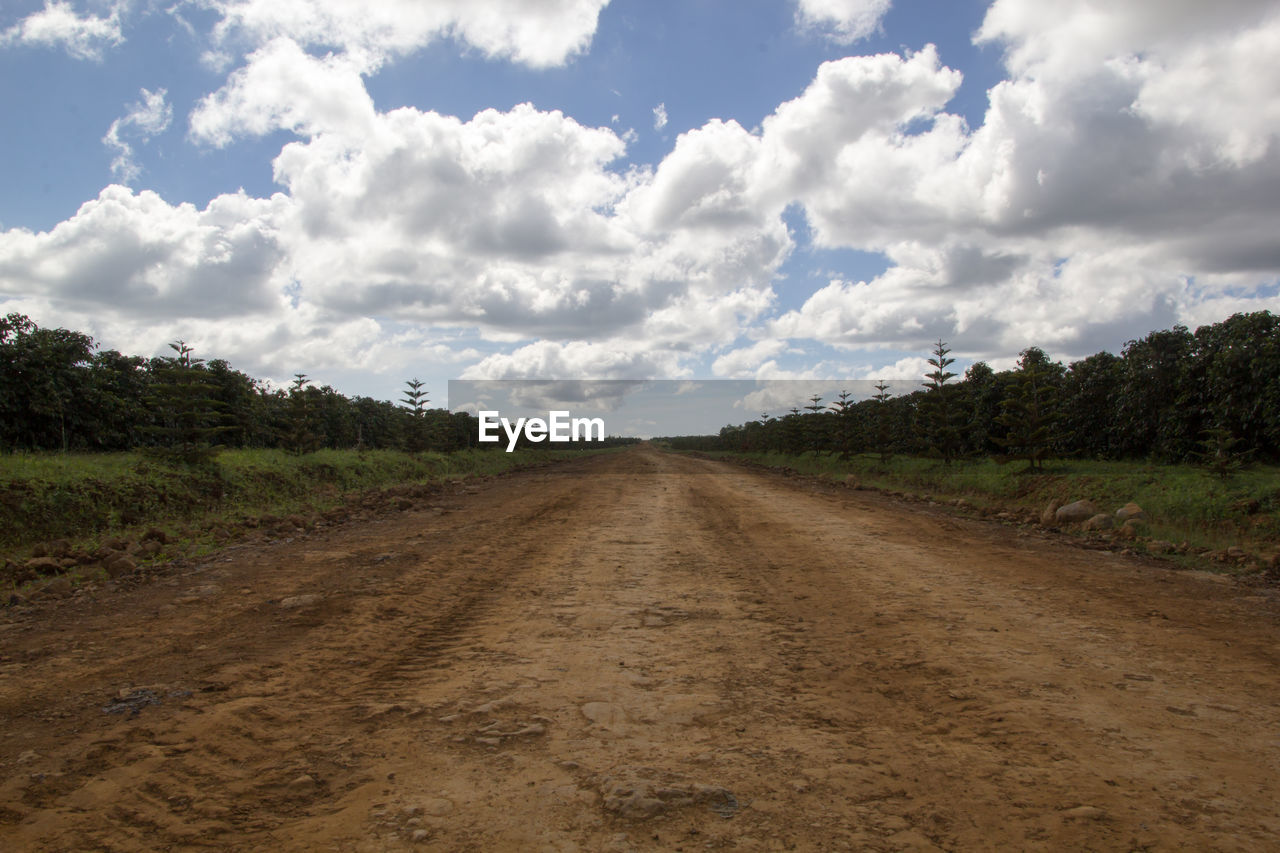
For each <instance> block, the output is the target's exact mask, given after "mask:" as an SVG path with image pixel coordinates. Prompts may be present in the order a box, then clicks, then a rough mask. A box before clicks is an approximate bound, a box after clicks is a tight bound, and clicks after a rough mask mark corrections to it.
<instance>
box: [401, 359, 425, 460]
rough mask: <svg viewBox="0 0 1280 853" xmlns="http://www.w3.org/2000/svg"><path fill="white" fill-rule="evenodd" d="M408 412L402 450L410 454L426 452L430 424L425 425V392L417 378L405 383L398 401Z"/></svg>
mask: <svg viewBox="0 0 1280 853" xmlns="http://www.w3.org/2000/svg"><path fill="white" fill-rule="evenodd" d="M400 402H401V403H402V404H403V405H404V408H405V409H406V410H407V411H408V413H409V417H410V422H409V424H408V427H407V428H406V430H405V437H404V448H405V450H407V451H409V452H410V453H417V452H419V451H422V450H426V449H427V448H428V447H430V445H431V435H430V432H431V430H430V429H429V427H430V424H428V423H427V419H426V414H427V408H426V406H427V392H426V391H423V390H422V383H421V382H420V381H418V379H417V377H414V378H413V379H410V380H409V381H407V382H405V390H404V397H403V398H402V399H401V400H400Z"/></svg>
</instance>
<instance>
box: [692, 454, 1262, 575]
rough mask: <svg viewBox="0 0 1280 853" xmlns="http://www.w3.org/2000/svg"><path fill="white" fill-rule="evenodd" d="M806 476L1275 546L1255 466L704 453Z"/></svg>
mask: <svg viewBox="0 0 1280 853" xmlns="http://www.w3.org/2000/svg"><path fill="white" fill-rule="evenodd" d="M706 455H708V456H713V457H722V458H730V459H740V460H745V461H751V462H755V463H758V464H761V465H767V466H771V467H778V468H784V467H785V468H790V469H793V470H795V471H798V472H800V473H802V474H810V475H815V476H819V477H825V478H830V479H833V480H837V481H843V480H844V479H845V478H846V477H848V476H849V475H853V476H854V477H856V478H857V480H858V482H859V483H861V484H863V485H866V486H871V487H874V488H879V489H882V490H890V491H905V492H909V493H914V494H928V495H930V496H931V497H933V498H934V499H936V500H939V501H947V500H955V499H957V498H964V499H965V500H966V501H968V502H970V503H972V504H973V505H975V506H978V507H991V508H998V509H1001V510H1012V511H1019V512H1032V511H1033V512H1035V513H1036V514H1037V515H1038V514H1039V513H1040V512H1041V511H1042V510H1043V509H1044V508H1045V507H1046V506H1047V505H1048V504H1049V502H1050V501H1058V502H1059V503H1062V504H1065V503H1070V502H1071V501H1076V500H1082V499H1086V498H1087V499H1089V500H1091V501H1093V502H1094V503H1095V504H1097V506H1098V508H1099V509H1100V510H1102V511H1104V512H1114V511H1115V510H1116V509H1118V508H1120V507H1121V506H1123V505H1124V504H1126V503H1128V502H1130V501H1133V502H1135V503H1137V504H1139V505H1140V506H1141V507H1142V508H1143V509H1144V510H1146V512H1147V514H1148V515H1149V516H1150V519H1151V520H1150V523H1149V524H1148V526H1147V533H1146V535H1147V536H1149V537H1151V538H1156V539H1164V540H1167V541H1170V542H1173V543H1181V542H1184V541H1185V542H1187V543H1188V544H1190V545H1191V546H1194V547H1199V548H1210V549H1222V548H1227V547H1230V546H1239V547H1242V548H1245V549H1246V550H1250V551H1255V552H1260V553H1262V552H1271V551H1274V550H1276V548H1277V547H1280V468H1276V467H1271V466H1255V467H1253V468H1250V469H1247V470H1244V471H1240V472H1239V473H1237V474H1236V475H1235V476H1233V477H1232V478H1231V479H1229V480H1226V481H1223V480H1221V479H1218V478H1217V477H1213V476H1210V475H1209V474H1207V473H1206V472H1205V471H1204V469H1201V468H1196V467H1194V466H1190V465H1161V464H1154V463H1146V462H1090V461H1078V460H1065V461H1058V462H1052V463H1049V464H1048V465H1047V466H1046V470H1045V471H1044V472H1043V473H1025V472H1024V469H1025V465H1023V464H1020V463H1010V464H1007V465H1000V464H997V463H995V462H993V461H991V460H990V459H980V460H977V459H974V460H959V461H956V462H954V463H952V464H951V465H950V466H947V465H943V464H942V463H941V462H940V461H938V460H936V459H922V458H918V457H907V456H897V457H894V458H893V459H891V460H889V461H888V462H887V463H882V462H880V460H879V458H878V457H870V456H862V457H855V458H852V459H849V460H846V461H841V460H839V459H837V458H835V457H832V456H814V455H813V454H806V455H804V456H787V455H783V454H769V453H727V452H721V453H709V454H706Z"/></svg>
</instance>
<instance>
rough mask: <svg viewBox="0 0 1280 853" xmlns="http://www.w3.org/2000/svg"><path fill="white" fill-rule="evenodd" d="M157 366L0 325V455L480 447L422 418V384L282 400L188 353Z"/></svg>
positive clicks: (81, 338) (24, 322)
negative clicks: (381, 392) (391, 396)
mask: <svg viewBox="0 0 1280 853" xmlns="http://www.w3.org/2000/svg"><path fill="white" fill-rule="evenodd" d="M169 347H170V349H171V351H172V352H171V354H169V355H167V356H161V357H156V358H142V357H139V356H130V355H122V354H121V353H119V352H116V351H115V350H99V349H98V348H97V346H96V345H95V343H94V341H93V339H92V338H91V337H89V336H88V335H85V334H83V333H81V332H75V331H70V330H67V329H45V328H40V327H39V326H37V325H36V324H35V323H34V322H33V321H32V320H31V319H30V318H29V317H26V316H24V315H22V314H9V315H8V316H6V317H4V318H2V319H0V450H2V451H5V452H11V451H14V450H64V451H65V450H93V451H112V450H131V449H135V448H154V449H157V450H161V451H166V452H168V453H170V454H172V455H176V456H179V457H182V458H183V459H185V460H186V461H192V462H195V461H201V460H202V459H207V458H208V457H209V456H210V455H211V453H212V452H213V451H214V450H215V449H216V448H219V447H236V448H284V449H287V450H290V451H293V452H296V453H307V452H311V451H314V450H318V449H320V448H371V449H373V448H383V449H401V450H409V451H422V450H435V451H443V452H448V451H453V450H459V449H462V448H466V447H473V446H475V445H476V444H477V442H476V437H477V427H476V419H475V418H474V417H472V416H471V415H469V414H468V413H466V412H449V411H447V410H445V409H440V408H429V399H428V395H427V392H426V391H425V390H423V387H422V383H421V382H419V381H418V380H417V379H412V380H410V381H409V382H407V383H406V386H405V391H404V394H405V397H404V398H403V399H402V400H400V401H399V402H398V404H397V403H393V402H388V401H385V400H375V399H373V398H370V397H360V396H357V397H346V396H344V395H342V394H340V393H338V392H337V391H335V390H334V389H333V388H331V387H329V386H328V385H322V386H317V385H316V384H314V383H313V382H312V381H311V380H310V379H308V378H307V376H306V375H305V374H296V375H295V376H294V380H293V382H292V383H291V384H290V386H289V387H288V388H273V387H270V386H269V385H268V384H266V383H264V382H261V381H259V380H257V379H254V378H252V377H250V376H247V375H246V374H244V373H241V372H240V371H238V370H235V369H234V368H232V367H231V365H230V364H228V363H227V362H226V361H224V360H222V359H211V360H208V361H205V360H203V359H201V358H198V357H197V356H196V355H195V353H194V352H193V351H192V349H191V347H189V346H188V345H187V344H186V343H185V342H183V341H176V342H174V343H172V344H170V345H169Z"/></svg>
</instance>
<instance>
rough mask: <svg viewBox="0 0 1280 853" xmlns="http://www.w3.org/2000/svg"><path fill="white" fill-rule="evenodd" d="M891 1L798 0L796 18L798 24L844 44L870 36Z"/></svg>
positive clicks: (877, 27) (877, 26) (878, 26)
mask: <svg viewBox="0 0 1280 853" xmlns="http://www.w3.org/2000/svg"><path fill="white" fill-rule="evenodd" d="M890 4H891V0H798V2H797V4H796V20H797V21H798V23H799V24H800V25H801V27H812V28H817V29H820V30H822V31H823V32H825V33H826V34H827V36H828V37H830V38H831V39H833V40H835V41H837V42H841V43H846V44H847V43H850V42H855V41H858V40H859V39H864V38H866V37H867V36H870V35H873V34H874V33H875V32H876V31H877V30H878V29H879V28H880V21H881V20H882V19H883V18H884V16H885V13H886V12H888V11H889V6H890Z"/></svg>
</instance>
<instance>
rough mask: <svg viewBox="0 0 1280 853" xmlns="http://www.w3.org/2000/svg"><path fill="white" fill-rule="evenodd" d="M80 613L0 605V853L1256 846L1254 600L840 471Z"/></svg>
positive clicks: (360, 542)
mask: <svg viewBox="0 0 1280 853" xmlns="http://www.w3.org/2000/svg"><path fill="white" fill-rule="evenodd" d="M299 596H312V597H311V598H298V597H299ZM84 599H85V597H83V596H82V597H81V598H80V599H71V600H67V601H63V602H50V603H45V604H41V605H39V606H35V607H29V608H24V609H20V610H10V611H8V612H6V613H4V614H3V615H0V725H2V729H3V740H2V742H0V774H2V775H0V849H3V850H163V849H172V850H186V849H200V848H214V849H241V850H260V849H266V850H274V851H287V850H308V851H310V850H358V851H365V850H368V851H380V850H400V849H405V850H409V849H416V850H421V849H431V850H477V851H489V850H522V851H523V850H534V851H537V850H548V851H552V850H554V851H573V850H583V851H596V850H619V851H621V850H681V849H683V850H688V851H692V850H704V849H727V850H846V849H848V850H933V849H943V850H978V849H999V850H1064V849H1092V850H1134V849H1158V850H1174V849H1186V850H1242V851H1259V850H1277V849H1280V814H1278V810H1280V806H1278V805H1277V804H1278V803H1280V679H1278V677H1277V676H1278V675H1280V651H1278V648H1277V646H1278V644H1277V639H1278V638H1280V629H1278V627H1277V625H1278V623H1277V612H1278V611H1277V603H1276V600H1275V597H1274V595H1272V594H1270V593H1268V592H1267V591H1265V590H1257V589H1248V588H1243V587H1237V586H1234V585H1232V584H1230V583H1225V582H1222V581H1219V580H1215V579H1213V578H1209V577H1206V576H1200V575H1191V574H1186V573H1178V572H1174V571H1171V570H1169V569H1167V568H1163V567H1160V566H1159V565H1157V564H1155V563H1151V562H1140V561H1136V560H1131V559H1126V558H1121V557H1119V556H1116V555H1112V554H1108V553H1097V552H1091V551H1085V550H1081V549H1078V548H1074V547H1070V546H1068V545H1064V544H1060V543H1056V542H1054V541H1051V540H1049V539H1044V538H1037V537H1035V536H1027V535H1025V534H1023V535H1020V534H1019V532H1018V531H1017V530H1016V529H1014V528H1009V527H999V526H993V525H990V524H987V523H985V522H979V521H969V520H964V519H957V518H952V517H950V516H948V515H946V514H945V513H943V512H941V511H938V510H933V511H930V510H927V509H926V510H922V509H920V508H919V507H917V506H906V505H903V504H900V503H895V502H893V501H891V500H888V499H886V498H883V497H881V496H879V495H874V494H869V493H866V492H855V491H848V490H843V489H836V488H829V487H822V486H818V485H815V484H813V483H809V482H805V481H799V480H788V479H786V478H784V477H782V476H779V475H776V474H769V473H761V472H756V471H750V470H746V469H742V468H738V467H734V466H730V465H726V464H723V463H716V462H710V461H705V460H698V459H689V458H683V457H678V456H674V455H667V454H662V453H659V452H657V451H655V450H651V449H648V448H645V447H640V448H637V449H633V450H629V451H627V452H625V453H619V454H612V455H605V456H597V457H593V458H588V459H582V460H578V461H574V462H570V463H567V464H564V465H561V466H558V467H554V468H547V469H541V470H538V471H532V472H525V473H522V474H517V475H515V476H511V477H507V478H501V479H495V480H491V481H488V482H485V483H481V484H479V485H477V486H475V487H469V488H454V489H453V490H452V491H451V492H450V493H446V494H442V495H440V496H438V497H436V498H434V499H431V500H427V501H423V502H422V503H421V505H419V506H417V507H415V508H413V509H410V510H407V511H404V512H399V513H394V514H391V515H387V516H384V517H382V518H379V519H377V520H375V521H373V522H365V523H360V524H355V523H351V524H346V525H344V526H340V527H333V528H329V529H325V530H320V531H315V532H312V533H310V534H307V535H305V536H300V537H298V538H295V539H292V540H289V541H285V540H281V541H278V542H275V543H250V544H245V545H241V546H238V547H235V548H232V549H228V550H227V551H225V552H223V553H221V554H218V555H215V556H213V557H212V558H210V559H209V560H208V561H207V562H205V563H204V564H202V565H200V566H198V567H188V568H185V569H180V570H176V571H175V573H174V574H172V575H171V576H169V577H167V578H164V577H162V578H160V579H159V580H156V581H154V582H152V583H149V584H146V585H143V586H139V587H135V588H127V589H119V590H106V591H102V592H100V593H98V594H96V598H95V600H92V601H90V600H84ZM104 709H106V710H104Z"/></svg>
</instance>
